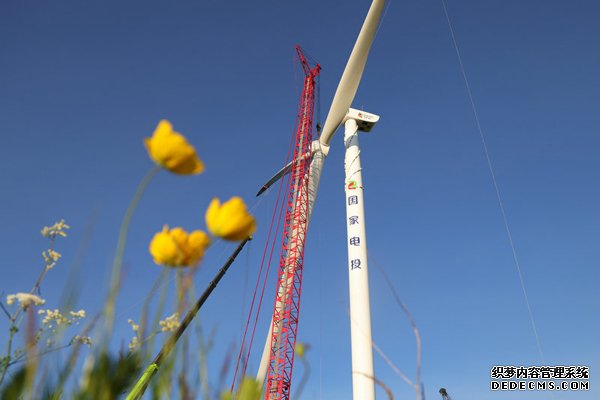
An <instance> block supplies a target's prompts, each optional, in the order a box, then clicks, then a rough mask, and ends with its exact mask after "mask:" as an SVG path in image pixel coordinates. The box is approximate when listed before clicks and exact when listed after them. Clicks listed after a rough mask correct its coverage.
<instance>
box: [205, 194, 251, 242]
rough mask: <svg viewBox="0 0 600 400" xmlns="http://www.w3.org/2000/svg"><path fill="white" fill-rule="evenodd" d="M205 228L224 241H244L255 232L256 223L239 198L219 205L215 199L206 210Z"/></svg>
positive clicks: (233, 198)
mask: <svg viewBox="0 0 600 400" xmlns="http://www.w3.org/2000/svg"><path fill="white" fill-rule="evenodd" d="M206 227H207V228H208V230H209V231H210V233H212V234H213V235H214V236H218V237H220V238H223V239H225V240H232V241H235V240H244V239H246V238H247V237H248V236H250V235H251V234H252V233H254V231H255V230H256V221H255V220H254V217H253V216H252V215H250V214H249V213H248V211H247V209H246V204H244V200H242V199H241V198H239V197H232V198H231V199H230V200H229V201H227V202H225V203H223V204H222V205H221V203H220V202H219V199H218V198H216V197H215V198H214V199H213V201H212V202H211V203H210V205H209V206H208V209H207V210H206Z"/></svg>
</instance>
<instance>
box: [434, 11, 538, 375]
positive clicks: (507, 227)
mask: <svg viewBox="0 0 600 400" xmlns="http://www.w3.org/2000/svg"><path fill="white" fill-rule="evenodd" d="M441 2H442V6H443V7H444V15H445V16H446V22H447V23H448V29H449V30H450V36H451V38H452V44H453V45H454V50H455V52H456V57H457V58H458V64H459V66H460V71H461V73H462V77H463V80H464V82H465V87H466V89H467V94H468V96H469V101H470V103H471V110H472V111H473V116H474V117H475V124H476V125H477V131H478V132H479V138H480V139H481V145H482V147H483V153H484V154H485V159H486V161H487V166H488V169H489V172H490V176H491V178H492V183H493V185H494V189H495V191H496V198H497V200H498V205H499V206H500V212H501V214H502V220H503V222H504V229H505V231H506V236H507V237H508V242H509V244H510V248H511V251H512V257H513V261H514V263H515V266H516V268H517V273H518V275H519V282H520V283H521V290H522V291H523V297H524V298H525V304H526V305H527V311H528V313H529V321H530V322H531V328H532V330H533V334H534V336H535V342H536V345H537V350H538V353H539V355H540V359H541V361H542V364H545V358H544V353H543V351H542V344H541V341H540V337H539V334H538V330H537V327H536V323H535V319H534V317H533V311H532V308H531V303H530V302H529V296H528V295H527V289H526V287H525V281H524V280H523V271H522V269H521V264H520V262H519V258H518V257H517V251H516V249H515V243H514V240H513V236H512V233H511V229H510V225H509V223H508V218H507V216H506V210H505V208H504V202H503V200H502V195H501V194H500V188H499V186H498V181H497V179H496V173H495V172H494V167H493V165H492V160H491V157H490V152H489V150H488V146H487V143H486V140H485V135H484V134H483V129H482V128H481V123H480V121H479V113H478V111H477V107H476V106H475V100H474V99H473V93H472V91H471V85H470V84H469V80H468V78H467V73H466V71H465V67H464V64H463V60H462V56H461V53H460V50H459V48H458V43H457V40H456V35H455V34H454V28H453V27H452V23H451V21H450V15H449V14H448V8H447V7H446V0H441Z"/></svg>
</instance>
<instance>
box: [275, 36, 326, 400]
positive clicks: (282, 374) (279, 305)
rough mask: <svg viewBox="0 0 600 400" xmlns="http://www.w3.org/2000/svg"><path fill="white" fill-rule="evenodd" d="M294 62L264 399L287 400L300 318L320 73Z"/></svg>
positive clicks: (305, 63) (304, 63)
mask: <svg viewBox="0 0 600 400" xmlns="http://www.w3.org/2000/svg"><path fill="white" fill-rule="evenodd" d="M296 51H297V53H298V58H299V60H300V64H301V65H302V69H303V71H304V75H305V76H304V85H303V89H302V96H301V99H300V105H299V107H298V116H297V121H296V136H295V145H294V153H293V156H292V157H293V158H292V160H293V161H292V166H291V170H290V179H289V187H288V190H287V202H286V209H285V219H284V227H283V239H282V245H281V253H280V257H279V271H278V279H277V282H278V284H277V292H276V295H275V305H274V311H273V322H272V327H271V328H272V330H271V346H270V347H271V351H270V357H269V369H268V375H267V385H266V397H265V398H266V399H268V400H274V399H276V400H284V399H286V400H287V399H289V398H290V387H291V383H292V371H293V364H294V354H295V346H296V335H297V333H298V319H299V316H300V294H301V291H302V271H303V267H304V245H305V240H306V231H307V229H308V219H309V210H308V207H309V205H308V204H309V194H308V180H309V175H310V157H307V156H306V155H307V154H310V153H311V142H312V127H313V115H314V103H315V90H316V85H315V81H316V77H317V76H318V75H319V72H320V70H321V67H320V66H319V65H318V64H317V65H316V66H315V67H313V68H311V67H310V65H309V63H308V61H307V59H306V57H305V56H304V54H303V53H302V50H301V49H300V47H299V46H297V47H296Z"/></svg>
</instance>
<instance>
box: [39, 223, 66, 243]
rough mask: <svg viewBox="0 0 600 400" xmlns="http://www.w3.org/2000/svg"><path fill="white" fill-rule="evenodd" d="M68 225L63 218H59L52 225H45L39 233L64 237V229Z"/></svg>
mask: <svg viewBox="0 0 600 400" xmlns="http://www.w3.org/2000/svg"><path fill="white" fill-rule="evenodd" d="M69 228H70V227H69V225H67V224H65V220H64V219H61V220H60V221H58V222H57V223H55V224H54V225H52V226H45V227H44V228H43V229H42V231H41V233H42V235H43V236H44V237H47V238H50V239H54V238H55V237H56V236H62V237H66V236H67V234H66V232H65V230H67V229H69Z"/></svg>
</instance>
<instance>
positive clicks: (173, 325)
mask: <svg viewBox="0 0 600 400" xmlns="http://www.w3.org/2000/svg"><path fill="white" fill-rule="evenodd" d="M159 323H160V330H161V331H162V332H175V330H176V329H177V328H179V325H181V324H180V323H179V313H178V312H176V313H175V314H173V315H171V316H169V317H167V318H165V319H164V320H163V321H160V322H159Z"/></svg>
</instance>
